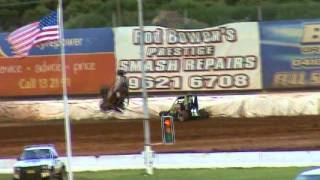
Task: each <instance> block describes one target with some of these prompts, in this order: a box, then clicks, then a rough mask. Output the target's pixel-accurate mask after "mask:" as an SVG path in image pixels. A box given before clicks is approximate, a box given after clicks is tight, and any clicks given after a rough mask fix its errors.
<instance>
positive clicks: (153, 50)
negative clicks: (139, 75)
mask: <svg viewBox="0 0 320 180" xmlns="http://www.w3.org/2000/svg"><path fill="white" fill-rule="evenodd" d="M214 51H215V48H214V46H186V47H148V48H147V52H146V55H147V57H172V56H174V57H181V56H184V57H188V56H214Z"/></svg>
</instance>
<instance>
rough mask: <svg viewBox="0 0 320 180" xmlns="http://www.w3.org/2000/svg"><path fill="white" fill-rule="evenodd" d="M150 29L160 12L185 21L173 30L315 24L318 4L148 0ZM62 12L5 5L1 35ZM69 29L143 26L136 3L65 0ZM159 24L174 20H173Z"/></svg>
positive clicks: (48, 0) (0, 3)
mask: <svg viewBox="0 0 320 180" xmlns="http://www.w3.org/2000/svg"><path fill="white" fill-rule="evenodd" d="M143 2H144V4H143V7H144V21H145V25H159V24H157V23H155V21H154V20H155V19H156V18H159V16H161V12H164V11H167V12H174V13H173V15H172V16H180V17H181V18H180V20H179V18H178V19H177V22H174V24H173V25H172V24H166V23H165V22H166V21H164V23H162V24H160V25H163V26H166V25H170V27H171V26H173V28H203V27H209V26H216V25H221V24H225V23H231V22H241V21H270V20H290V19H314V18H318V17H320V11H319V9H320V1H319V0H144V1H143ZM56 7H57V0H0V22H1V26H0V30H1V31H2V32H3V31H12V30H14V29H16V28H17V27H20V26H22V25H25V24H28V23H30V22H32V21H35V20H38V19H39V18H40V17H41V16H44V15H46V14H48V13H49V12H50V11H52V10H55V9H56ZM63 7H64V24H65V28H89V27H115V26H136V25H138V12H137V0H64V1H63ZM163 16H164V17H160V19H161V18H162V19H167V20H168V19H169V20H170V19H174V18H173V17H170V16H169V17H166V14H164V15H163Z"/></svg>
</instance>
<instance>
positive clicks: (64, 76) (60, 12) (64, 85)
mask: <svg viewBox="0 0 320 180" xmlns="http://www.w3.org/2000/svg"><path fill="white" fill-rule="evenodd" d="M58 17H59V21H58V22H59V36H60V38H59V42H60V52H61V53H60V59H61V73H62V89H63V104H64V129H65V140H66V148H67V167H68V179H69V180H73V172H72V166H71V160H72V149H71V148H72V146H71V128H70V119H69V114H70V113H69V104H68V92H67V72H66V58H65V49H64V43H63V40H64V31H63V9H62V0H58Z"/></svg>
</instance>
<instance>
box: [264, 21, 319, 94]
mask: <svg viewBox="0 0 320 180" xmlns="http://www.w3.org/2000/svg"><path fill="white" fill-rule="evenodd" d="M260 32H261V56H262V64H263V66H262V67H263V83H264V88H265V89H279V88H285V89H291V88H311V87H319V86H320V20H294V21H270V22H261V23H260Z"/></svg>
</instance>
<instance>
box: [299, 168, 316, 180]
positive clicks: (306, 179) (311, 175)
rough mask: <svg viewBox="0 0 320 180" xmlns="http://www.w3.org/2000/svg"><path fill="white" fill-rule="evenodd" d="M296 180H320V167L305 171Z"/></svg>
mask: <svg viewBox="0 0 320 180" xmlns="http://www.w3.org/2000/svg"><path fill="white" fill-rule="evenodd" d="M295 180H320V167H317V168H312V169H308V170H305V171H303V172H302V173H300V174H299V175H298V176H297V177H296V179H295Z"/></svg>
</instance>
